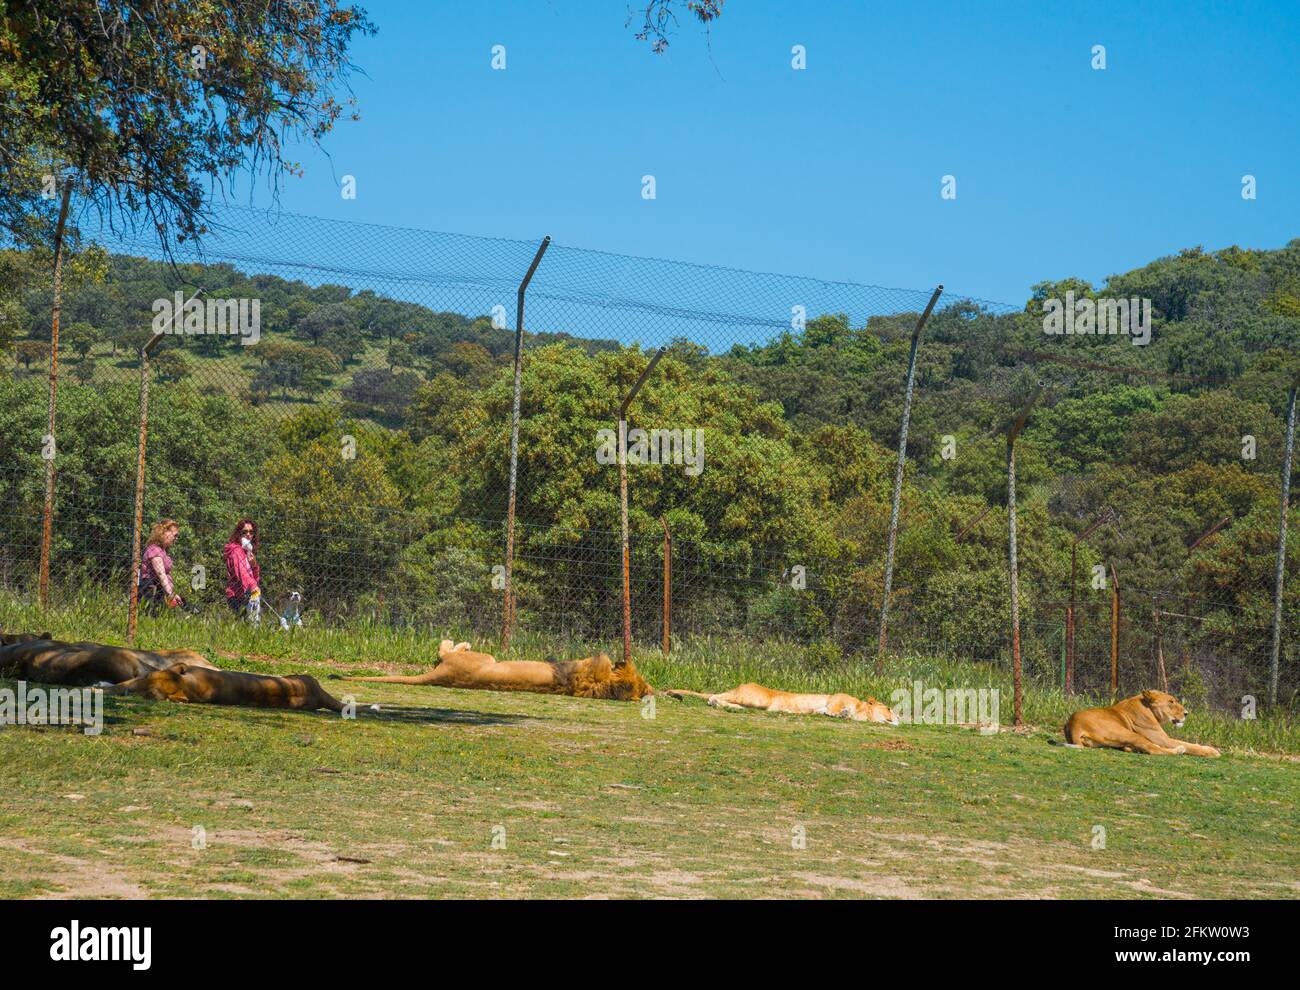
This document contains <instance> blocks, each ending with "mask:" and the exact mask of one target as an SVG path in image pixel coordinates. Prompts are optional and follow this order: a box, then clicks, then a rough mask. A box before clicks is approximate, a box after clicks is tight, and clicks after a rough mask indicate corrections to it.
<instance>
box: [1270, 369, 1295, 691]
mask: <svg viewBox="0 0 1300 990" xmlns="http://www.w3.org/2000/svg"><path fill="white" fill-rule="evenodd" d="M1295 396H1296V386H1295V385H1294V384H1293V385H1292V386H1291V391H1290V393H1289V394H1288V395H1287V400H1286V451H1285V453H1284V455H1283V457H1282V498H1281V509H1280V510H1279V512H1278V516H1279V518H1278V526H1277V570H1276V572H1275V573H1274V575H1273V654H1272V656H1271V657H1270V659H1269V666H1268V703H1269V705H1276V704H1277V673H1278V660H1279V658H1280V656H1281V653H1282V585H1283V582H1284V581H1285V580H1286V514H1287V509H1288V508H1290V500H1291V458H1292V457H1293V456H1294V454H1295Z"/></svg>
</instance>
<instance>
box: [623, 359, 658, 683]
mask: <svg viewBox="0 0 1300 990" xmlns="http://www.w3.org/2000/svg"><path fill="white" fill-rule="evenodd" d="M665 349H666V348H663V347H661V348H659V350H657V351H655V353H654V356H653V357H652V358H650V363H649V364H647V365H646V366H645V370H644V371H642V372H641V377H640V378H638V379H637V380H636V384H635V385H633V386H632V391H630V392H628V393H627V397H626V398H625V399H623V403H622V405H620V406H619V407H618V502H619V516H620V517H621V521H622V528H623V659H622V660H621V661H620V664H625V663H629V662H631V660H632V553H631V549H630V546H629V543H628V533H627V409H628V406H630V405H631V404H632V400H633V399H635V398H636V394H637V393H638V392H640V391H641V386H642V385H644V384H645V381H646V379H647V378H649V377H650V372H652V371H654V369H655V365H656V364H658V363H659V359H660V358H661V357H663V356H664V351H665Z"/></svg>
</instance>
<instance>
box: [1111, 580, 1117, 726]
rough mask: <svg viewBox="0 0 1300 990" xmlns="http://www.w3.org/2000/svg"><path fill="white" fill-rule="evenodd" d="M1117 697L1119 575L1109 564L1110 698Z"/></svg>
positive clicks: (1112, 699)
mask: <svg viewBox="0 0 1300 990" xmlns="http://www.w3.org/2000/svg"><path fill="white" fill-rule="evenodd" d="M1118 697H1119V575H1118V574H1116V573H1115V562H1114V561H1111V563H1110V698H1111V701H1114V700H1115V699H1116V698H1118Z"/></svg>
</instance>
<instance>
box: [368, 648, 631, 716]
mask: <svg viewBox="0 0 1300 990" xmlns="http://www.w3.org/2000/svg"><path fill="white" fill-rule="evenodd" d="M346 679H347V680H350V681H368V682H369V683H371V684H432V685H434V686H435V687H449V688H471V689H475V690H480V691H533V692H536V693H538V694H567V695H572V696H573V697H575V698H602V699H613V700H616V701H636V700H638V699H639V698H642V697H644V696H645V695H648V694H654V688H652V687H651V686H650V685H649V684H647V683H646V682H645V680H644V679H643V678H642V677H641V675H640V674H638V673H637V669H636V666H635V665H633V664H630V663H628V664H617V665H616V664H614V663H612V662H611V661H610V659H609V657H608V656H606V655H605V654H604V653H601V654H599V655H597V656H594V657H584V658H582V659H581V660H560V661H557V662H555V663H550V662H547V661H542V660H502V661H499V662H498V660H497V659H496V657H494V656H492V654H490V653H476V652H474V651H473V650H471V649H470V648H469V644H468V643H455V644H453V643H452V641H451V640H449V639H444V640H443V641H442V643H441V644H440V645H439V647H438V665H437V666H436V667H434V668H433V669H432V670H430V671H427V672H426V673H423V674H419V675H418V676H414V677H402V676H393V677H349V678H346Z"/></svg>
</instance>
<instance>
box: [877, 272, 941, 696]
mask: <svg viewBox="0 0 1300 990" xmlns="http://www.w3.org/2000/svg"><path fill="white" fill-rule="evenodd" d="M941 295H943V286H942V285H938V286H936V287H935V290H934V292H933V294H932V295H931V296H930V301H929V302H928V303H926V305H925V312H923V313H922V314H921V317H920V319H918V320H917V321H916V327H915V329H913V330H912V349H911V352H910V353H909V354H908V357H907V384H906V385H905V386H904V388H903V421H902V424H901V425H900V428H899V431H898V468H897V470H895V472H894V497H893V502H892V504H891V506H890V510H889V547H888V549H887V550H886V552H885V587H884V590H883V592H882V594H881V596H880V648H879V650H878V652H877V654H876V673H877V674H883V673H884V672H885V641H886V639H887V638H888V630H889V592H890V589H891V588H892V586H893V583H894V550H895V547H896V546H897V544H898V506H899V500H900V499H901V498H902V495H903V467H904V465H905V464H906V463H907V428H908V425H909V424H910V421H911V418H912V394H913V392H914V391H915V387H916V354H917V351H918V350H919V349H920V346H921V332H922V331H923V330H924V329H925V324H926V322H927V321H928V320H929V319H930V314H931V313H933V312H934V306H935V303H937V302H938V301H939V297H940V296H941Z"/></svg>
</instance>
